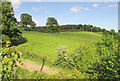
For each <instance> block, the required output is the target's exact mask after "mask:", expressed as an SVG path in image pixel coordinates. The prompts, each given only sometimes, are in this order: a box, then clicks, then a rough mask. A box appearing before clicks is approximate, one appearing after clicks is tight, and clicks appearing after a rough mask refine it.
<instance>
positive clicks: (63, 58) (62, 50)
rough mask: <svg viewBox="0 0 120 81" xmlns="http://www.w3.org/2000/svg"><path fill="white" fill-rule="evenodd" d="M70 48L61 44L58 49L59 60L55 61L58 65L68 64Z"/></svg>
mask: <svg viewBox="0 0 120 81" xmlns="http://www.w3.org/2000/svg"><path fill="white" fill-rule="evenodd" d="M68 55H69V52H68V49H67V47H66V46H63V45H61V46H59V48H58V50H57V60H56V61H55V64H56V65H61V66H68V61H69V59H68Z"/></svg>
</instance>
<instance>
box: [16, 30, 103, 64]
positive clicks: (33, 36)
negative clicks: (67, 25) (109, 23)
mask: <svg viewBox="0 0 120 81" xmlns="http://www.w3.org/2000/svg"><path fill="white" fill-rule="evenodd" d="M100 36H101V34H100V33H99V34H97V33H93V32H92V33H91V32H61V33H59V34H58V33H55V34H51V33H40V32H23V37H24V38H26V39H27V42H26V43H24V44H21V45H19V46H17V49H19V50H21V52H22V53H23V55H24V56H25V57H26V59H27V58H29V56H28V55H31V56H32V57H31V60H33V57H34V56H36V57H40V58H42V57H47V59H48V61H49V62H53V61H54V60H55V59H56V53H57V48H58V47H59V46H60V45H65V46H67V47H68V49H69V51H70V52H72V51H74V50H75V49H76V48H78V47H79V46H85V45H88V44H89V45H91V44H92V45H94V43H95V42H96V41H97V40H99V38H100ZM27 56H28V57H27ZM29 59H30V58H29ZM34 60H37V59H34ZM38 60H39V59H38Z"/></svg>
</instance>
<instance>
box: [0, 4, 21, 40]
mask: <svg viewBox="0 0 120 81" xmlns="http://www.w3.org/2000/svg"><path fill="white" fill-rule="evenodd" d="M17 24H18V23H17V19H16V18H15V17H14V10H13V7H12V4H11V2H2V36H4V37H5V38H6V37H8V38H10V41H11V40H12V38H19V37H20V36H21V33H22V32H21V31H20V29H19V26H17ZM3 41H4V39H3Z"/></svg>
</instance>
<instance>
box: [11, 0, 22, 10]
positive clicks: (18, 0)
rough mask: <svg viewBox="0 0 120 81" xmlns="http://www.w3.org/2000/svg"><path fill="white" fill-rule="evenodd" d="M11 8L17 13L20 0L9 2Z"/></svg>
mask: <svg viewBox="0 0 120 81" xmlns="http://www.w3.org/2000/svg"><path fill="white" fill-rule="evenodd" d="M11 2H12V5H13V8H14V9H15V10H16V11H17V9H18V8H19V7H20V5H21V2H20V0H11Z"/></svg>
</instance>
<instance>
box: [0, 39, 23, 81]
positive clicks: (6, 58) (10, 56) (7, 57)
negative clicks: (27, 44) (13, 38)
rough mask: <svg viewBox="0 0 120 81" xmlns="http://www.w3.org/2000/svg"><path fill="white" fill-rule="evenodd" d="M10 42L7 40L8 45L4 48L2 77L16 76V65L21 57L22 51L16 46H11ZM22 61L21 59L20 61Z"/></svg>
mask: <svg viewBox="0 0 120 81" xmlns="http://www.w3.org/2000/svg"><path fill="white" fill-rule="evenodd" d="M9 46H10V42H9V41H7V42H6V46H5V47H4V48H2V50H3V51H2V55H1V56H2V59H1V61H2V79H11V78H14V75H13V72H14V70H15V68H14V67H16V66H17V65H16V62H17V61H18V58H20V55H21V53H20V51H16V50H15V47H9ZM18 62H20V61H18Z"/></svg>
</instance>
